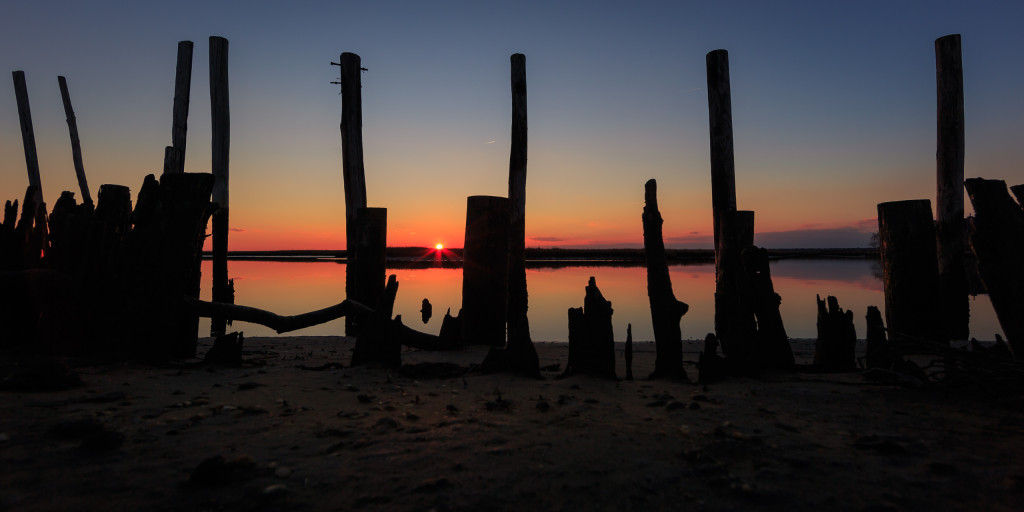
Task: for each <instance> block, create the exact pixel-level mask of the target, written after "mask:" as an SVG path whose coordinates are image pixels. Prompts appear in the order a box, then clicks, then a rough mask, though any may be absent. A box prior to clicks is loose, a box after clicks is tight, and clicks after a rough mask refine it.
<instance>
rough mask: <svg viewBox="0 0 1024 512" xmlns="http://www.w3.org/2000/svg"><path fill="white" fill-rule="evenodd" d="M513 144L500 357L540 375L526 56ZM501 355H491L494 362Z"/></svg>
mask: <svg viewBox="0 0 1024 512" xmlns="http://www.w3.org/2000/svg"><path fill="white" fill-rule="evenodd" d="M509 62H510V64H511V77H512V80H511V83H512V143H511V148H510V150H509V164H508V198H509V244H508V248H509V252H508V304H507V311H506V317H507V321H508V344H507V346H506V347H505V350H504V351H503V353H502V354H501V356H500V357H501V358H502V359H504V361H503V362H502V365H503V366H504V368H505V369H506V370H508V371H512V372H516V373H522V374H526V375H530V376H534V377H539V376H540V359H539V358H538V356H537V349H536V348H535V347H534V346H533V340H532V339H531V338H530V321H529V318H528V316H527V311H528V309H529V296H528V294H527V291H526V156H527V123H526V119H527V118H526V56H525V55H523V54H521V53H515V54H512V56H511V57H510V58H509ZM495 357H498V354H494V355H493V356H491V359H492V360H493V359H494V358H495Z"/></svg>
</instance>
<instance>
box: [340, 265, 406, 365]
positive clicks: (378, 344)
mask: <svg viewBox="0 0 1024 512" xmlns="http://www.w3.org/2000/svg"><path fill="white" fill-rule="evenodd" d="M397 294H398V279H396V277H395V276H394V274H392V275H391V276H389V277H388V284H387V286H385V288H384V295H383V296H382V297H381V298H380V301H379V302H378V303H377V308H376V309H374V311H373V314H372V315H370V318H369V320H368V321H367V322H366V324H365V325H364V326H363V327H362V330H361V331H360V333H359V336H358V337H357V338H356V346H355V349H354V350H353V351H352V366H356V365H360V364H366V363H376V364H381V365H384V366H388V367H392V368H398V367H399V366H402V345H401V343H399V342H398V341H397V340H396V339H395V337H394V336H393V335H392V331H393V329H392V319H391V315H392V314H393V313H394V310H395V296H396V295H397Z"/></svg>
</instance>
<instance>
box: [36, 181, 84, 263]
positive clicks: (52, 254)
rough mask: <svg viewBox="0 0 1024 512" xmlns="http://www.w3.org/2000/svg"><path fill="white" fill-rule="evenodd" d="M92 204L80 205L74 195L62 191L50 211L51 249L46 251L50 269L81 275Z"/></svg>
mask: <svg viewBox="0 0 1024 512" xmlns="http://www.w3.org/2000/svg"><path fill="white" fill-rule="evenodd" d="M92 215H93V205H92V204H91V203H86V204H81V205H80V204H77V202H76V201H75V194H74V193H72V192H67V191H65V192H62V193H61V195H60V198H59V199H57V202H56V204H54V205H53V211H52V212H51V213H50V219H49V221H50V248H49V251H47V253H46V259H47V264H48V265H49V267H50V268H52V269H55V270H60V271H62V272H64V273H66V274H68V275H70V276H75V277H79V278H80V277H81V273H82V263H83V261H84V260H85V254H86V249H87V247H88V243H89V239H88V234H89V223H90V222H91V221H92Z"/></svg>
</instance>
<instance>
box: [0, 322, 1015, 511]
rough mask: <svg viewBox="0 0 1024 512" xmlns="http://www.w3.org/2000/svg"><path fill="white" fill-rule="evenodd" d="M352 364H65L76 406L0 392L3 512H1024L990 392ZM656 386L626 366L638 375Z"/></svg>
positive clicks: (326, 348)
mask: <svg viewBox="0 0 1024 512" xmlns="http://www.w3.org/2000/svg"><path fill="white" fill-rule="evenodd" d="M352 345H353V341H352V340H351V339H350V338H343V337H290V338H253V339H246V340H245V349H246V350H245V355H244V359H245V363H244V365H243V366H242V367H240V368H237V367H225V366H214V365H208V364H205V363H203V362H202V361H201V360H200V359H196V360H188V361H176V362H172V363H168V364H163V365H159V366H154V365H147V364H141V363H123V362H117V363H112V362H103V361H95V360H93V361H89V360H83V359H77V360H75V359H72V360H68V361H65V363H66V364H68V365H69V366H70V367H71V368H72V369H73V370H74V371H75V372H76V373H77V374H78V375H79V377H80V378H81V380H82V383H83V385H82V386H81V387H76V388H72V389H68V390H63V391H51V392H38V391H36V392H30V391H12V390H6V391H0V508H3V509H8V510H143V509H145V510H437V511H445V510H466V511H469V510H616V511H621V510H740V509H754V508H756V509H759V510H787V511H788V510H1007V511H1011V510H1024V460H1022V457H1021V456H1022V454H1024V412H1022V411H1024V399H1022V398H1021V397H1020V396H1000V395H999V393H998V391H997V390H993V389H988V390H986V389H982V388H971V389H945V390H943V389H934V388H929V389H914V388H908V387H901V386H896V385H892V384H882V383H878V382H872V381H867V380H865V379H864V377H863V375H862V374H860V373H856V372H855V373H846V374H777V375H771V376H767V377H766V378H764V379H760V380H755V379H743V378H737V379H731V380H729V381H726V382H722V383H717V384H713V385H710V386H708V387H701V386H697V385H695V384H690V383H682V382H669V381H648V380H644V379H642V378H641V379H638V380H634V381H626V380H619V381H611V380H598V379H594V378H587V377H579V376H575V377H568V378H564V379H556V378H555V377H557V376H558V375H559V374H560V373H561V370H562V369H563V368H564V365H565V362H566V358H567V349H568V347H567V345H565V344H559V343H538V344H537V349H538V352H539V355H540V358H541V365H542V367H546V369H545V371H544V372H543V373H544V377H545V378H544V379H543V380H534V379H528V378H523V377H517V376H511V375H481V374H479V373H477V372H474V371H472V365H474V364H477V363H479V362H480V361H482V359H483V356H484V354H485V352H486V349H484V348H472V349H469V350H466V351H463V352H457V353H427V352H418V351H408V352H405V353H404V354H403V361H404V362H405V363H408V364H414V365H415V364H416V363H424V362H444V363H450V364H448V365H433V366H431V367H430V368H429V370H430V371H429V372H426V373H419V374H417V373H416V372H415V370H416V369H417V368H419V369H420V370H423V368H424V366H412V367H410V371H411V373H410V372H400V371H390V370H386V369H382V368H376V367H356V368H352V367H349V359H350V355H351V348H352ZM209 346H210V343H209V341H208V340H204V341H201V343H200V349H199V353H200V355H202V354H203V353H204V352H205V351H206V350H208V348H209ZM618 348H619V349H620V350H621V348H622V347H621V345H620V346H619V347H618ZM794 348H795V349H796V351H797V355H798V359H802V360H804V361H806V360H807V358H809V357H810V352H811V351H812V350H813V343H811V342H806V341H803V342H795V343H794ZM686 349H687V355H686V358H687V360H688V361H690V362H692V361H694V360H695V359H696V357H695V351H697V350H698V349H699V346H698V344H697V343H696V342H687V344H686ZM4 364H5V365H6V367H7V368H8V370H10V369H11V368H17V366H18V365H21V364H23V363H18V362H15V361H14V360H12V359H10V358H9V357H8V358H6V359H5V360H4ZM653 364H654V346H653V344H651V343H638V344H636V348H635V357H634V372H635V374H636V375H637V376H645V375H647V374H648V373H649V372H650V371H651V369H652V367H653ZM556 365H557V366H558V369H557V370H556V369H555V366H556ZM624 366H625V365H624V362H623V360H622V357H621V352H620V354H619V368H618V372H619V376H620V378H621V377H622V376H623V375H624V374H625V370H624ZM687 368H688V371H689V372H690V376H691V379H693V380H695V379H696V368H695V367H694V366H693V365H692V364H688V366H687Z"/></svg>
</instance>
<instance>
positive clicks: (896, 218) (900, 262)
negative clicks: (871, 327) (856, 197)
mask: <svg viewBox="0 0 1024 512" xmlns="http://www.w3.org/2000/svg"><path fill="white" fill-rule="evenodd" d="M878 233H879V240H880V242H881V257H882V272H883V275H884V277H883V279H884V282H885V286H884V289H885V323H886V325H888V326H889V340H890V341H892V342H899V341H903V340H907V339H908V338H913V337H916V338H925V339H929V340H933V341H947V342H948V337H946V336H945V335H944V333H943V332H942V329H941V327H939V326H938V323H939V316H938V310H937V306H938V301H937V291H938V263H937V259H936V255H935V227H934V224H933V223H932V209H931V202H930V201H928V200H927V199H919V200H911V201H894V202H889V203H880V204H879V205H878Z"/></svg>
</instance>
